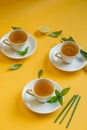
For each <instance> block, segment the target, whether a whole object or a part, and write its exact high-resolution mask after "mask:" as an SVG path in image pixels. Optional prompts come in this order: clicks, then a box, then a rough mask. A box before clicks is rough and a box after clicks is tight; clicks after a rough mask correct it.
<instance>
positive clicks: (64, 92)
mask: <svg viewBox="0 0 87 130" xmlns="http://www.w3.org/2000/svg"><path fill="white" fill-rule="evenodd" d="M69 90H70V88H65V89H63V90H62V91H61V96H64V95H66V94H67V92H68V91H69Z"/></svg>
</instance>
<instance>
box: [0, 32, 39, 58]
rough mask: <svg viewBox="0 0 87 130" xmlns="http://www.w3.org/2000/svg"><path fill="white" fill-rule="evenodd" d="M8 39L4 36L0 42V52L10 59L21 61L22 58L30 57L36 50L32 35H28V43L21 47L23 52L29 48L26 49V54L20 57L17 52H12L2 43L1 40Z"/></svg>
mask: <svg viewBox="0 0 87 130" xmlns="http://www.w3.org/2000/svg"><path fill="white" fill-rule="evenodd" d="M7 37H8V34H6V35H5V36H3V37H2V38H1V40H0V50H1V52H2V53H3V54H4V55H5V56H7V57H9V58H12V59H23V58H27V57H28V56H30V55H32V54H33V53H34V52H35V50H36V46H37V44H36V40H35V39H34V37H33V36H32V35H30V34H29V42H28V43H27V44H26V45H25V46H24V47H23V50H24V49H25V48H26V47H29V49H28V53H27V54H25V55H23V56H21V55H20V54H18V53H17V52H15V51H13V50H12V49H11V48H10V47H9V46H7V45H6V44H4V43H3V40H4V39H6V38H7Z"/></svg>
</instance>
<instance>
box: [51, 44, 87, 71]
mask: <svg viewBox="0 0 87 130" xmlns="http://www.w3.org/2000/svg"><path fill="white" fill-rule="evenodd" d="M62 44H63V43H58V44H56V45H55V46H53V47H52V48H51V49H50V52H49V60H50V62H51V63H52V65H53V66H54V67H55V68H57V69H59V70H61V71H66V72H75V71H79V70H81V69H82V68H84V66H85V65H86V64H87V60H86V59H85V58H84V57H83V56H82V55H81V56H82V57H83V59H84V61H83V65H81V66H80V67H79V68H77V69H73V70H68V69H67V68H65V69H64V68H61V67H60V65H55V63H53V61H52V57H51V56H52V55H53V54H52V53H53V51H54V49H55V50H56V48H58V47H59V48H60V47H61V45H62ZM59 48H58V50H59ZM54 53H55V52H54ZM79 55H80V54H79ZM54 56H55V55H54ZM53 59H54V57H53ZM75 59H77V58H75ZM54 60H55V59H54ZM59 60H60V59H59ZM77 61H78V59H77ZM62 63H63V62H62ZM63 64H64V63H63ZM71 64H72V63H71ZM65 65H66V63H65Z"/></svg>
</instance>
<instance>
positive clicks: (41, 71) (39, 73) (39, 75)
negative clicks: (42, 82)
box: [38, 69, 43, 78]
mask: <svg viewBox="0 0 87 130" xmlns="http://www.w3.org/2000/svg"><path fill="white" fill-rule="evenodd" d="M42 73H43V70H42V69H41V70H39V71H38V78H40V77H41V75H42Z"/></svg>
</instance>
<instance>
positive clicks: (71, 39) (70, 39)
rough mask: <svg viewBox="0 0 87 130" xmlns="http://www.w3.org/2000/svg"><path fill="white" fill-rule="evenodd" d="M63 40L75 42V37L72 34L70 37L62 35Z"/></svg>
mask: <svg viewBox="0 0 87 130" xmlns="http://www.w3.org/2000/svg"><path fill="white" fill-rule="evenodd" d="M62 41H73V42H75V40H74V39H73V37H71V36H70V37H69V38H65V37H62V38H61V42H62Z"/></svg>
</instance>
